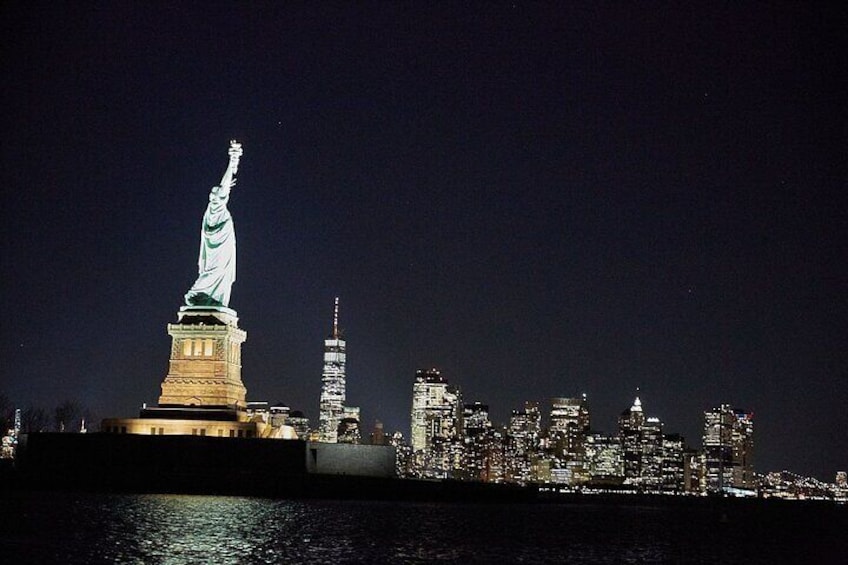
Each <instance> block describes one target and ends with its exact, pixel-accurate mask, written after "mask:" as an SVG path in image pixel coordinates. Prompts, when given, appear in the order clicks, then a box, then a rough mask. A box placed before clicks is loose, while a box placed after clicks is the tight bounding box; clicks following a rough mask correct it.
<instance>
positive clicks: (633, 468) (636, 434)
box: [618, 396, 645, 483]
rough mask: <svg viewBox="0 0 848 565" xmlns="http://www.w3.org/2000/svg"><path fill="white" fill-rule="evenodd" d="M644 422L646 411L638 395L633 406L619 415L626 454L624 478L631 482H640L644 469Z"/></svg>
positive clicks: (619, 426) (619, 430) (619, 429)
mask: <svg viewBox="0 0 848 565" xmlns="http://www.w3.org/2000/svg"><path fill="white" fill-rule="evenodd" d="M644 424H645V413H644V412H643V411H642V401H641V400H639V397H638V396H637V397H636V400H634V401H633V406H631V407H630V408H628V409H627V410H625V411H624V412H622V413H621V416H619V417H618V435H619V438H620V439H621V447H622V451H623V454H624V479H625V480H626V481H627V482H629V483H635V482H639V476H640V474H641V469H642V426H643V425H644Z"/></svg>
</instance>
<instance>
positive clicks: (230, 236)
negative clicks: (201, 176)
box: [185, 186, 236, 307]
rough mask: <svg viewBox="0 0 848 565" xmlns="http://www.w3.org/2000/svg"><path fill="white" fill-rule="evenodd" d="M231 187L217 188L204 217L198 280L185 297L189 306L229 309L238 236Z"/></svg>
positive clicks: (211, 195) (198, 262) (234, 274)
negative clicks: (231, 203)
mask: <svg viewBox="0 0 848 565" xmlns="http://www.w3.org/2000/svg"><path fill="white" fill-rule="evenodd" d="M229 189H230V187H229V186H227V187H215V188H213V189H212V193H211V194H210V195H209V206H208V207H207V208H206V213H205V214H203V226H202V227H201V230H200V255H199V257H198V260H197V267H198V276H197V280H196V281H195V282H194V285H192V287H191V289H190V290H189V291H188V293H186V296H185V300H186V304H188V305H190V306H225V307H226V306H229V304H230V290H231V288H232V286H233V282H235V280H236V232H235V228H234V227H233V219H232V217H231V216H230V211H229V210H228V209H227V202H228V201H229V198H230V190H229Z"/></svg>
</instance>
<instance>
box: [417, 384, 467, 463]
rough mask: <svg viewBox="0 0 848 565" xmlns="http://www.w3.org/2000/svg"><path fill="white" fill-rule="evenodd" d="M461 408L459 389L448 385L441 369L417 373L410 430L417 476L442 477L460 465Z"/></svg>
mask: <svg viewBox="0 0 848 565" xmlns="http://www.w3.org/2000/svg"><path fill="white" fill-rule="evenodd" d="M461 405H462V396H461V394H460V392H459V389H458V388H456V387H454V386H451V385H449V384H448V382H447V380H446V379H445V378H444V377H443V376H442V374H441V373H440V372H439V370H438V369H430V370H426V371H424V370H419V371H417V372H416V374H415V384H414V385H413V387H412V414H411V430H410V431H411V433H410V436H411V441H412V457H413V460H412V467H413V472H414V473H416V474H419V475H422V476H428V477H429V476H432V477H439V476H442V477H443V476H448V475H451V474H452V471H453V469H454V468H455V467H457V466H458V465H459V463H460V461H459V460H460V458H461V455H462V443H461V442H460V440H459V429H460V417H461V413H460V406H461Z"/></svg>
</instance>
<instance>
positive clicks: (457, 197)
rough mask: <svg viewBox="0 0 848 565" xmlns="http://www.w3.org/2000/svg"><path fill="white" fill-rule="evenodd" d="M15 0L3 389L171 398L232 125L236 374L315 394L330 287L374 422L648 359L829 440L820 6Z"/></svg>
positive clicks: (135, 399) (646, 387) (620, 385)
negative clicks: (172, 336) (416, 401)
mask: <svg viewBox="0 0 848 565" xmlns="http://www.w3.org/2000/svg"><path fill="white" fill-rule="evenodd" d="M0 10H2V15H3V17H2V18H0V28H2V30H3V33H4V37H6V38H7V43H8V49H5V50H4V51H5V53H4V57H3V60H2V71H0V72H2V76H3V77H4V78H5V79H6V80H5V83H6V85H7V86H6V88H4V90H3V91H2V93H0V112H2V117H3V123H4V124H6V136H4V139H5V142H4V144H3V146H2V147H3V149H2V152H0V159H2V165H3V167H4V170H5V171H7V174H8V178H7V179H6V186H7V189H6V190H5V191H4V193H5V194H6V195H7V202H8V203H9V204H8V205H7V218H6V221H4V222H3V224H2V226H3V227H2V229H3V252H2V257H3V259H2V278H3V281H4V293H2V302H0V304H2V306H3V311H4V312H5V313H6V316H7V317H6V322H5V323H4V324H3V326H2V340H0V341H2V344H3V345H2V347H3V349H2V355H3V358H4V359H5V363H4V364H3V369H2V371H3V373H2V379H0V381H1V382H0V392H3V393H5V394H6V395H7V396H8V397H9V398H10V399H11V400H12V401H13V402H15V403H16V404H20V405H22V407H26V406H27V405H36V406H44V407H48V408H49V407H52V406H55V405H57V404H58V403H60V402H62V401H63V400H64V399H71V400H77V401H79V402H80V403H84V404H85V405H87V406H89V407H90V408H92V409H93V410H94V411H95V412H96V413H97V414H98V415H99V416H100V417H106V416H132V415H134V414H135V413H136V412H137V411H138V409H139V407H140V406H141V404H142V403H143V402H148V403H151V402H155V400H156V398H157V397H158V396H159V390H158V389H159V384H160V383H161V382H162V379H163V377H164V376H165V375H166V374H167V370H168V356H167V347H168V342H169V337H168V335H167V332H166V324H168V323H173V322H174V321H175V314H174V313H175V310H176V309H177V307H178V306H179V305H180V303H181V301H182V295H183V293H185V291H186V289H187V288H189V287H190V286H191V283H192V281H193V280H195V278H196V276H197V269H196V253H197V231H198V228H199V227H200V226H199V221H198V218H199V217H200V215H201V213H202V211H203V206H204V200H203V199H204V198H206V195H207V194H208V192H209V188H210V187H211V186H213V185H214V184H215V183H216V182H217V180H218V178H216V175H217V174H219V170H218V167H219V162H220V154H221V146H222V144H225V143H226V142H227V141H228V140H230V139H238V140H240V141H243V143H244V147H245V157H244V159H243V162H242V164H241V168H240V177H239V184H238V186H237V188H236V191H237V197H236V198H234V200H233V202H232V203H231V204H230V206H231V208H232V211H233V218H234V219H235V220H234V221H235V223H236V224H237V228H236V230H237V233H238V238H239V265H238V278H237V281H236V282H235V284H234V286H233V289H232V300H231V306H232V307H233V308H234V309H235V310H237V311H238V314H239V319H240V325H241V326H242V327H243V328H244V330H245V331H247V333H248V335H249V339H248V341H247V342H246V343H245V344H244V346H243V366H244V374H243V380H244V383H245V386H246V387H247V389H248V396H249V399H252V400H268V401H271V402H277V401H282V402H285V403H286V404H287V405H289V406H291V408H292V409H293V410H302V411H304V412H305V413H306V414H307V415H308V416H310V418H311V420H312V421H313V423H314V422H317V416H318V399H319V396H320V388H321V371H322V366H321V355H322V339H323V338H324V337H325V336H326V334H327V330H328V328H327V325H328V324H327V307H328V304H329V302H330V301H331V300H332V299H333V297H335V296H340V297H341V300H342V303H343V304H344V312H345V314H344V327H345V330H346V332H345V338H346V339H347V340H348V342H347V348H348V349H347V353H348V354H349V363H348V365H347V367H346V371H347V383H346V397H347V400H348V401H349V402H350V403H352V404H354V405H356V406H360V407H361V424H362V429H363V432H364V434H363V435H365V434H367V432H369V431H370V430H371V427H372V425H373V422H374V420H377V419H379V420H380V421H382V422H383V423H384V424H385V429H386V430H387V431H388V432H391V431H392V430H395V429H400V430H402V431H404V433H407V430H408V426H409V424H408V422H409V412H410V408H411V390H412V385H413V382H414V379H415V371H416V370H418V369H422V368H429V367H433V366H436V367H439V368H440V369H441V370H442V371H443V374H444V375H446V376H447V377H448V379H449V380H450V381H451V382H453V383H458V384H460V385H461V386H462V389H463V395H464V398H465V399H466V400H467V401H469V402H473V401H480V402H483V403H484V404H487V405H489V406H490V408H491V417H492V419H493V420H495V421H498V422H501V423H505V422H506V421H507V419H508V416H509V413H510V411H511V410H514V409H520V408H521V407H522V406H523V405H524V402H525V401H526V400H538V401H542V402H547V400H548V399H550V398H555V397H577V396H579V395H581V394H582V393H586V394H587V395H588V399H589V402H590V404H591V407H592V412H593V414H598V416H599V417H598V418H593V425H595V424H597V425H596V427H597V428H598V429H601V430H605V431H608V432H609V431H612V430H613V429H615V425H616V420H615V418H616V415H617V414H618V413H619V412H620V411H621V410H622V409H623V408H625V407H626V406H627V405H628V404H629V403H630V401H631V400H632V397H633V395H634V391H635V390H636V389H637V387H638V388H639V389H640V391H641V392H640V396H641V397H642V399H643V400H644V401H645V403H646V405H648V406H649V407H650V413H651V415H656V416H659V417H660V418H661V419H662V421H663V422H664V423H665V424H666V426H667V428H668V429H669V430H674V431H676V432H679V433H680V434H681V435H683V436H684V437H686V439H687V441H688V442H690V443H699V437H700V428H701V423H700V422H699V417H698V415H699V414H702V413H703V412H704V411H705V410H709V409H712V408H714V407H717V406H719V405H721V404H722V403H731V404H733V405H734V406H742V407H745V408H746V409H748V410H751V411H753V412H754V413H755V415H756V416H755V418H756V422H757V436H756V442H757V445H756V452H757V462H756V466H757V470H758V471H769V470H780V469H784V468H785V469H788V470H790V471H793V472H798V473H801V474H805V475H812V476H816V477H819V478H822V479H826V480H830V478H831V477H832V476H833V473H835V472H836V471H837V470H843V469H844V467H845V461H844V454H845V453H846V452H848V443H846V442H848V439H846V434H844V433H843V432H844V430H845V429H846V426H848V416H846V414H845V412H844V404H845V400H846V395H845V392H844V390H845V382H846V377H848V352H846V349H845V347H844V336H845V335H846V334H848V305H846V302H845V300H844V296H845V280H848V277H846V274H848V273H846V269H845V256H846V253H845V251H846V249H845V245H846V244H845V242H846V241H848V228H846V223H845V221H844V209H845V207H844V201H845V196H844V188H845V182H844V181H845V178H846V177H845V174H844V159H843V153H844V147H845V145H846V143H845V142H846V140H845V129H844V123H845V121H844V120H845V110H844V107H843V106H844V104H843V103H842V98H843V96H842V93H841V90H840V89H839V87H838V86H837V85H838V84H840V80H839V79H840V78H841V77H844V73H845V68H846V65H844V64H843V63H844V61H843V60H842V59H843V58H844V55H842V54H841V51H840V50H838V49H834V48H833V46H834V45H835V44H836V42H835V40H836V38H837V37H838V36H840V35H841V31H839V29H840V27H839V25H838V22H841V21H842V20H841V19H840V17H837V14H834V13H831V12H829V11H828V10H829V8H825V7H812V8H808V7H803V6H789V7H787V6H767V7H758V8H757V9H756V10H755V9H753V8H748V7H744V6H741V7H738V6H724V7H705V8H691V9H689V8H684V7H657V8H653V9H646V8H644V7H641V6H605V7H595V6H565V7H553V6H539V5H530V6H526V5H521V4H517V5H516V6H515V7H513V6H512V5H509V6H480V7H477V8H473V7H467V6H464V7H459V6H439V7H430V6H409V7H406V8H403V7H399V6H387V5H383V4H366V5H363V6H355V7H354V6H350V7H331V6H313V7H305V6H234V7H231V8H225V7H223V6H221V5H218V6H210V7H206V8H205V9H191V8H187V7H182V6H173V7H161V9H158V10H151V9H147V8H145V7H143V6H134V5H126V6H106V5H97V4H94V5H87V6H85V7H78V8H74V9H72V8H70V7H61V6H59V7H45V6H26V7H25V6H23V5H19V4H15V3H7V4H4V6H3V8H2V9H0ZM327 29H331V30H333V33H331V34H328V33H326V30H327ZM220 30H226V33H219V32H220ZM142 234H147V235H142Z"/></svg>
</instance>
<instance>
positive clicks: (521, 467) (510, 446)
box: [506, 401, 542, 483]
mask: <svg viewBox="0 0 848 565" xmlns="http://www.w3.org/2000/svg"><path fill="white" fill-rule="evenodd" d="M541 437H542V430H541V413H540V411H539V403H538V402H529V401H528V402H525V403H524V409H523V410H513V411H512V416H510V419H509V428H508V430H507V441H506V466H507V471H506V475H507V480H508V481H512V482H517V483H526V482H528V481H531V480H538V477H534V476H533V475H532V473H531V461H532V460H534V459H537V458H538V457H539V452H540V448H541Z"/></svg>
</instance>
